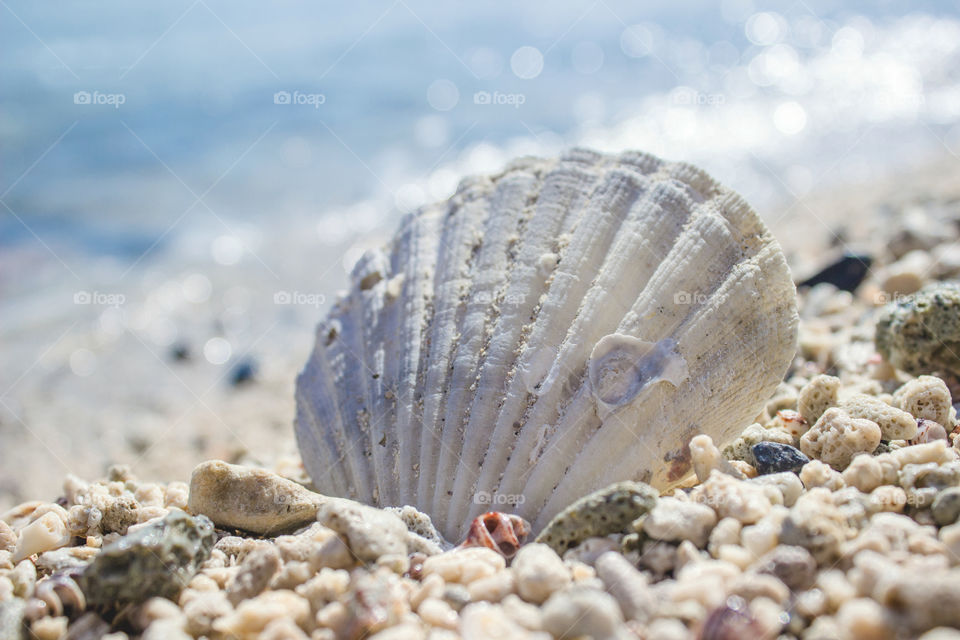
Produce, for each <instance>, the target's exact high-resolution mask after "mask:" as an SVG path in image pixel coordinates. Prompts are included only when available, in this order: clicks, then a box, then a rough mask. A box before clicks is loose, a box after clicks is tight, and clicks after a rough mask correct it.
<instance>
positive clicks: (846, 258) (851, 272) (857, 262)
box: [797, 254, 873, 292]
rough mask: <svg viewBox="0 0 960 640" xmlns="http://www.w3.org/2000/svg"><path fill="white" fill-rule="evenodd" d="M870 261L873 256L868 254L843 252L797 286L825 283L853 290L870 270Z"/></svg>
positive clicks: (845, 289)
mask: <svg viewBox="0 0 960 640" xmlns="http://www.w3.org/2000/svg"><path fill="white" fill-rule="evenodd" d="M872 262H873V258H871V257H870V256H868V255H855V254H845V255H843V256H841V257H840V258H838V259H837V260H836V261H835V262H832V263H830V264H829V265H827V266H826V267H824V268H823V269H821V270H820V271H819V272H818V273H816V274H815V275H813V276H810V277H809V278H807V279H806V280H804V281H802V282H800V283H799V284H798V285H797V286H798V287H814V286H816V285H818V284H825V283H826V284H831V285H833V286H834V287H836V288H837V289H840V290H841V291H850V292H853V291H855V290H856V288H857V287H859V286H860V283H861V282H863V279H864V278H865V277H866V276H867V273H869V272H870V264H871V263H872Z"/></svg>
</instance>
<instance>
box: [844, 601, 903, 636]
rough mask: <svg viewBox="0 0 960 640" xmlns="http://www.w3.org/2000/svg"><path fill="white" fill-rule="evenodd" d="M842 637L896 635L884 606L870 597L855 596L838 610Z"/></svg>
mask: <svg viewBox="0 0 960 640" xmlns="http://www.w3.org/2000/svg"><path fill="white" fill-rule="evenodd" d="M837 626H838V627H839V628H840V631H841V634H842V637H844V638H851V639H855V640H860V639H863V640H887V639H891V640H892V639H893V638H894V637H896V636H895V634H894V632H893V629H892V628H891V624H890V621H889V620H887V619H886V616H885V615H884V610H883V607H881V606H880V605H879V604H877V602H876V601H875V600H871V599H870V598H854V599H853V600H848V601H847V602H844V603H843V606H841V607H840V610H839V611H837Z"/></svg>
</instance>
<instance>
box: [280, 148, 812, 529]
mask: <svg viewBox="0 0 960 640" xmlns="http://www.w3.org/2000/svg"><path fill="white" fill-rule="evenodd" d="M316 335H317V340H316V346H315V348H314V350H313V352H312V354H311V356H310V359H309V361H308V362H307V365H306V367H305V368H304V370H303V372H302V373H301V374H300V376H299V377H298V380H297V393H296V395H297V420H296V430H297V440H298V444H299V447H300V451H301V454H302V457H303V461H304V465H305V466H306V469H307V471H308V472H309V474H310V476H311V478H312V479H313V482H314V485H315V486H316V488H317V490H319V491H321V492H323V493H329V494H332V495H337V496H346V497H350V498H353V499H356V500H361V501H366V502H369V503H373V504H378V505H403V504H410V505H413V506H416V507H417V508H418V509H420V510H421V511H424V512H426V513H428V514H429V515H430V516H431V517H432V518H433V519H434V521H435V523H436V524H437V527H438V529H439V530H440V531H441V533H443V534H444V535H445V536H447V537H448V538H454V539H457V538H459V539H462V536H463V534H464V533H465V532H466V529H467V527H469V525H470V523H471V521H472V520H473V518H475V517H476V516H477V515H479V514H480V513H482V512H484V511H487V510H488V509H489V506H488V505H493V506H495V507H496V508H497V509H499V510H502V511H505V512H513V513H515V514H517V515H520V516H522V517H524V518H526V519H528V520H530V521H531V522H532V523H533V526H532V531H533V532H534V533H535V532H537V531H539V530H540V529H542V527H543V526H544V525H545V524H546V523H547V522H548V521H549V520H550V518H551V517H552V516H554V515H556V514H557V513H558V512H559V511H560V510H561V509H562V508H563V507H565V506H567V505H569V504H570V503H571V502H573V501H574V500H576V499H577V498H579V497H581V496H583V495H585V494H587V493H589V492H591V491H593V490H596V489H599V488H601V487H604V486H607V485H609V484H611V483H612V482H615V481H622V480H630V481H642V482H647V483H650V484H652V485H654V486H656V487H658V488H665V487H668V486H670V485H673V484H676V483H677V482H678V481H680V480H681V479H682V478H683V477H684V476H685V475H687V473H688V472H689V470H690V455H689V452H688V450H687V443H688V442H689V441H690V439H691V438H692V437H693V436H695V435H697V434H699V433H707V434H709V435H710V436H711V437H713V438H714V439H715V440H717V441H719V442H725V441H728V440H730V439H731V438H732V436H734V435H735V434H737V433H739V432H740V430H741V429H742V428H743V427H744V426H746V425H747V424H749V423H750V422H751V420H752V419H753V418H754V417H755V416H756V415H758V414H759V413H760V411H761V409H762V408H763V405H764V402H765V400H766V399H767V398H768V397H769V396H770V395H771V394H772V393H773V391H774V390H775V388H776V386H777V384H778V383H779V382H780V381H781V379H782V378H783V375H784V373H785V372H786V370H787V367H788V365H789V362H790V360H791V358H792V356H793V354H794V351H795V346H796V337H797V310H796V301H795V289H794V286H793V283H792V280H791V277H790V273H789V270H788V268H787V265H786V261H785V259H784V257H783V254H782V252H781V250H780V248H779V246H778V245H777V243H776V241H775V240H774V239H773V237H772V236H771V235H770V233H769V232H768V231H767V229H766V228H765V226H764V225H763V223H762V222H761V221H760V219H759V217H758V216H757V214H756V213H755V212H754V211H753V210H752V209H751V208H750V207H749V205H747V204H746V203H745V202H744V201H743V200H742V199H741V198H740V197H739V196H738V195H737V194H735V193H733V192H731V191H730V190H728V189H726V188H724V187H723V186H721V185H719V184H718V183H716V182H715V181H714V180H713V179H711V178H710V177H709V176H707V175H706V174H705V173H703V172H702V171H700V170H699V169H696V168H695V167H692V166H690V165H687V164H681V163H670V162H665V161H663V160H659V159H657V158H655V157H653V156H650V155H647V154H643V153H633V152H631V153H624V154H622V155H619V156H608V155H603V154H599V153H594V152H591V151H587V150H574V151H571V152H569V153H568V154H566V155H564V156H563V157H561V158H559V159H536V158H524V159H521V160H518V161H516V162H514V163H513V164H511V165H510V166H508V167H507V168H506V169H505V170H504V171H503V172H502V173H500V174H497V175H494V176H489V177H477V178H468V179H466V180H464V181H463V182H462V183H461V184H460V187H459V188H458V190H457V192H456V194H454V195H453V196H452V197H451V198H450V200H449V201H447V202H442V203H438V204H434V205H430V206H426V207H424V208H422V209H421V210H420V211H418V212H416V213H414V214H411V215H409V216H407V217H405V218H404V220H403V222H402V224H401V227H400V230H399V231H398V232H397V233H396V235H395V236H394V238H393V240H392V241H391V242H390V243H389V244H388V245H387V246H386V247H385V248H383V249H381V250H374V251H369V252H367V253H366V254H365V255H364V256H363V257H362V258H361V259H360V261H359V262H358V264H357V265H356V266H355V267H354V269H353V272H352V274H351V286H350V288H349V291H348V292H347V293H346V294H345V295H344V296H343V297H342V298H341V299H340V300H338V302H337V303H336V304H335V305H334V307H333V309H332V310H331V311H330V313H329V315H328V317H327V318H326V320H324V321H323V322H322V323H321V324H320V326H319V327H318V329H317V334H316Z"/></svg>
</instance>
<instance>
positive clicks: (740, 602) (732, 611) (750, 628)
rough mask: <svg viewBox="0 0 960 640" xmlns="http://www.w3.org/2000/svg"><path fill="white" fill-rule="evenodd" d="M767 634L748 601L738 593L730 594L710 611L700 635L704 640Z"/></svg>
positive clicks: (729, 639) (734, 639) (754, 636)
mask: <svg viewBox="0 0 960 640" xmlns="http://www.w3.org/2000/svg"><path fill="white" fill-rule="evenodd" d="M765 635H766V634H765V633H764V629H763V628H762V627H761V625H760V623H759V622H758V621H757V619H756V618H754V617H753V614H752V613H751V612H750V607H749V606H747V603H746V601H745V600H744V599H743V598H741V597H740V596H736V595H732V596H730V597H729V598H727V599H726V601H725V602H724V604H722V605H721V606H719V607H717V608H716V609H714V610H713V611H712V612H710V615H708V616H707V618H706V620H704V621H703V628H702V629H701V631H700V637H701V638H703V639H704V640H739V639H740V638H762V637H765Z"/></svg>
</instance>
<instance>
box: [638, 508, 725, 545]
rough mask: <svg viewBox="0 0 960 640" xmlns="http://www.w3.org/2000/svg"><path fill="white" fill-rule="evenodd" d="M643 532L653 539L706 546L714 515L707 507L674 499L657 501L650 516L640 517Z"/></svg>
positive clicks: (714, 520) (713, 523) (714, 519)
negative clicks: (688, 542)
mask: <svg viewBox="0 0 960 640" xmlns="http://www.w3.org/2000/svg"><path fill="white" fill-rule="evenodd" d="M641 522H642V525H641V526H642V529H643V532H644V533H645V534H646V535H648V536H649V537H651V538H653V539H655V540H665V541H668V542H679V541H680V540H689V541H691V542H692V543H693V544H695V545H696V546H697V547H699V548H703V547H704V546H705V545H706V544H707V539H708V538H709V537H710V531H711V530H712V529H713V525H715V524H716V523H717V514H716V512H715V511H714V510H713V509H711V508H710V507H708V506H706V505H703V504H698V503H696V502H683V501H680V500H678V499H676V498H660V500H658V501H657V504H656V505H655V506H654V507H653V509H651V510H650V513H648V514H646V515H645V516H643V517H641V518H640V519H639V521H638V523H641Z"/></svg>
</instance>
